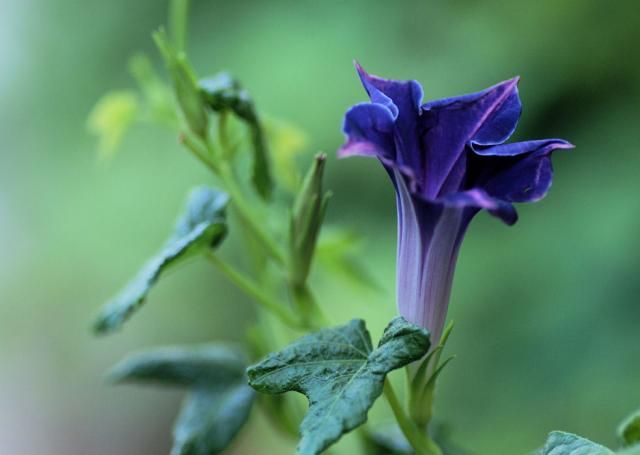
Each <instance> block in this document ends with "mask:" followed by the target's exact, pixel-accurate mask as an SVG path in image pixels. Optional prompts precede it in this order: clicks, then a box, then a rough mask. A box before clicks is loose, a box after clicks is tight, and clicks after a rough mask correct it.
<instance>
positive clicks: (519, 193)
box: [473, 139, 573, 202]
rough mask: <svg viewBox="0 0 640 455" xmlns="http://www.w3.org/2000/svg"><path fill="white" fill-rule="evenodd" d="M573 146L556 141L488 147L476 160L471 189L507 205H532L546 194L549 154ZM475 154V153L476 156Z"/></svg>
mask: <svg viewBox="0 0 640 455" xmlns="http://www.w3.org/2000/svg"><path fill="white" fill-rule="evenodd" d="M570 148H573V145H571V144H570V143H568V142H566V141H562V140H559V139H550V140H542V141H528V142H520V143H514V144H506V145H501V146H495V147H491V148H490V149H487V150H485V151H484V153H488V152H489V153H491V154H487V155H485V156H478V157H476V158H475V159H474V160H473V161H474V166H475V167H476V171H477V172H478V174H477V176H478V178H477V179H476V180H475V182H474V185H473V186H478V187H481V188H483V189H484V190H485V191H486V192H487V194H489V195H490V196H492V197H494V198H497V199H501V200H503V201H507V202H535V201H538V200H540V199H542V198H543V197H544V196H545V195H546V194H547V191H548V190H549V187H550V186H551V182H552V178H553V167H552V165H551V153H552V152H553V151H554V150H558V149H570ZM476 153H478V152H476Z"/></svg>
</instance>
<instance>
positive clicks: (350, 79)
mask: <svg viewBox="0 0 640 455" xmlns="http://www.w3.org/2000/svg"><path fill="white" fill-rule="evenodd" d="M165 16H166V5H165V4H164V2H159V1H157V0H137V1H135V2H131V1H126V0H112V1H110V2H104V1H97V0H87V1H84V2H77V1H72V0H27V1H23V2H12V1H10V0H0V57H1V59H2V64H1V65H0V99H1V100H2V103H1V106H0V130H1V133H2V134H1V137H2V145H1V146H0V149H1V150H2V153H1V154H0V242H2V259H1V260H0V453H3V454H5V453H6V454H12V455H31V454H39V455H93V454H96V455H101V454H111V455H115V454H118V455H126V454H131V455H133V454H136V455H142V454H150V455H151V454H154V455H155V454H163V453H168V450H169V447H170V427H171V422H172V420H173V418H174V416H175V413H176V411H177V406H178V403H179V399H180V394H179V393H175V392H167V391H163V390H157V389H145V388H132V387H118V388H116V387H110V386H108V385H106V384H105V383H104V381H103V379H102V375H103V373H104V371H105V370H107V369H108V367H109V366H110V365H112V364H113V363H114V362H116V361H117V360H119V359H120V358H121V357H122V356H123V355H124V354H125V353H127V352H129V351H131V350H137V349H143V348H146V347H151V346H155V345H165V344H179V343H195V342H202V341H207V340H211V339H229V340H239V339H241V337H242V334H243V329H244V328H245V327H246V326H247V325H248V323H249V321H251V320H252V319H253V316H252V308H251V305H250V302H249V301H248V300H247V299H245V298H244V296H242V295H241V294H240V293H238V292H237V291H236V290H235V289H234V288H232V287H231V286H230V285H228V284H227V283H225V282H224V280H222V279H221V278H220V277H219V276H218V275H217V274H216V273H215V272H214V271H212V270H211V269H210V268H209V267H207V265H206V264H203V263H201V262H196V263H193V264H191V265H190V266H189V267H184V268H182V269H181V270H179V271H178V272H176V273H174V274H171V276H169V277H168V278H166V279H164V280H163V281H162V283H161V284H160V285H159V286H158V287H157V289H155V290H154V292H153V294H152V296H151V301H150V303H149V305H148V306H147V307H145V308H144V310H143V311H142V312H141V313H140V314H139V315H138V317H136V318H134V319H133V320H132V321H131V323H130V324H128V325H127V326H126V327H125V329H124V331H123V332H122V333H119V334H117V335H115V336H111V337H108V338H102V339H95V338H94V337H92V336H91V335H90V333H89V330H88V327H89V324H90V322H91V320H92V318H93V317H94V315H95V314H96V311H97V309H98V308H99V306H100V305H101V303H102V302H103V301H104V300H106V299H107V298H108V297H109V296H110V295H111V294H112V293H113V292H114V291H116V290H117V289H119V287H120V286H121V285H122V284H123V283H124V282H125V281H126V280H127V279H128V278H129V277H130V276H131V275H132V274H133V272H135V271H136V270H137V267H138V266H139V265H140V264H141V263H142V262H143V261H144V260H145V259H146V258H147V257H148V256H150V255H151V254H152V253H153V252H154V251H155V250H156V248H157V247H158V246H159V245H160V244H161V242H162V241H163V240H164V238H165V236H166V235H167V233H168V231H169V229H170V228H171V226H172V223H173V221H174V218H175V216H176V214H177V212H178V211H179V208H180V206H181V204H182V201H183V199H184V196H185V194H186V192H187V191H188V189H189V188H190V187H191V186H193V185H194V184H200V183H206V182H209V181H210V177H209V175H208V174H207V173H206V171H204V170H203V169H202V168H200V167H199V165H198V164H197V162H196V161H195V160H194V159H192V157H190V156H188V155H187V154H186V152H184V151H183V150H182V149H180V147H179V146H178V145H177V142H176V138H175V135H174V134H171V133H169V132H167V131H165V130H162V129H158V128H155V127H152V126H144V125H143V126H140V127H137V128H135V129H134V130H133V132H132V133H131V134H129V135H127V136H126V138H125V140H124V142H123V145H122V147H121V150H120V152H119V154H118V155H117V156H116V157H115V158H114V159H113V160H112V161H111V162H109V163H106V162H102V161H100V160H98V159H97V156H96V153H95V140H94V138H92V137H90V136H89V134H88V133H87V131H86V117H87V115H88V113H89V112H90V110H91V108H92V106H93V104H94V103H95V101H96V100H97V99H98V98H99V97H100V96H101V95H102V94H103V93H104V92H105V91H107V90H110V89H113V88H129V87H132V86H133V83H132V81H131V79H130V77H129V75H128V72H127V60H128V58H129V57H130V56H131V55H132V54H133V53H134V52H136V51H145V52H147V53H148V54H149V55H153V56H154V58H156V54H155V52H154V50H153V46H152V42H151V39H150V32H151V31H152V30H154V29H155V28H156V27H158V26H159V25H160V24H162V23H164V22H165ZM191 20H192V21H191V31H190V43H189V51H190V55H191V57H192V60H193V61H194V64H195V66H196V69H197V70H198V72H199V73H200V74H201V75H206V74H210V73H214V72H217V71H219V70H221V69H228V70H231V71H232V72H234V73H235V74H237V75H238V76H239V77H240V78H241V79H242V80H243V81H244V83H245V85H246V86H247V87H248V88H249V89H250V90H251V91H252V93H253V95H254V97H255V99H256V101H257V103H258V106H259V108H260V109H261V110H262V111H264V112H266V113H269V114H270V115H272V116H275V117H277V118H284V119H289V120H293V121H294V122H295V124H296V125H298V126H299V127H300V128H302V129H303V130H305V131H306V132H307V133H308V137H309V146H308V149H307V152H308V153H309V154H311V153H312V152H314V151H316V150H318V149H321V150H325V151H327V152H328V153H329V154H330V155H331V156H332V161H331V162H330V163H329V167H328V179H329V182H328V186H329V187H330V188H331V189H332V190H333V191H334V194H335V195H334V198H333V199H332V201H331V207H330V210H329V215H328V218H329V222H330V223H331V224H334V225H337V224H340V225H342V226H346V227H348V228H351V229H353V230H356V231H358V232H361V233H363V235H364V236H365V238H366V243H365V246H364V248H363V250H362V255H363V257H364V259H365V260H366V262H367V266H368V267H369V269H370V271H371V273H372V274H373V275H375V277H376V278H377V279H378V281H379V282H380V283H381V285H382V286H383V287H384V289H385V290H386V292H382V293H376V292H371V291H365V292H361V290H354V289H353V288H351V287H348V286H345V284H344V283H343V282H335V281H333V280H329V279H327V277H323V276H318V274H316V276H315V277H314V279H315V284H316V289H317V291H318V294H319V295H320V297H321V299H322V300H323V302H325V305H326V306H327V308H328V312H329V313H330V314H331V318H332V319H333V320H334V321H336V322H342V321H345V320H347V319H348V318H351V317H355V316H360V317H365V318H367V319H370V320H371V321H372V323H371V326H372V332H373V336H374V338H377V337H378V336H379V334H380V330H381V328H382V327H383V324H384V322H385V321H387V320H388V319H389V318H391V317H392V316H393V315H394V312H395V305H394V297H393V296H394V291H393V288H394V259H395V208H394V199H393V191H392V187H391V185H390V184H389V183H388V181H387V177H386V176H385V174H384V172H383V170H382V169H381V167H380V166H379V165H378V163H376V162H375V161H374V160H363V159H351V160H345V161H340V162H336V161H335V160H333V151H334V150H335V149H336V148H337V147H338V146H339V145H340V143H341V141H342V135H341V133H340V125H341V120H342V115H343V112H344V111H345V109H346V108H347V107H348V106H349V105H351V104H353V103H355V102H358V101H363V100H365V94H364V91H363V90H362V89H361V87H360V84H359V82H358V79H357V77H356V75H355V73H354V70H353V67H352V60H353V59H354V58H357V59H358V60H359V61H360V62H361V63H362V64H363V65H364V66H365V68H367V69H368V70H369V71H371V72H372V73H374V74H379V75H383V76H386V77H392V78H414V79H418V80H420V81H421V82H422V83H423V85H424V88H425V96H426V97H427V98H438V97H444V96H451V95H456V94H461V93H464V92H470V91H476V90H480V89H482V88H484V87H486V86H489V85H491V84H493V83H496V82H498V81H501V80H503V79H506V78H508V77H511V76H513V75H515V74H520V75H521V76H522V81H521V84H520V93H521V97H522V99H523V103H524V113H523V118H522V121H521V123H520V128H519V130H518V133H517V136H516V139H518V138H546V137H561V138H566V139H568V140H570V141H571V142H573V143H575V144H576V145H577V148H576V149H575V150H574V151H572V152H569V153H558V154H557V155H556V156H555V159H554V163H555V169H556V178H555V182H554V186H553V188H552V190H551V192H550V194H549V196H548V198H547V199H546V200H544V201H543V202H541V203H539V204H536V205H535V206H522V207H520V215H521V220H520V222H519V223H518V224H517V225H516V226H515V227H513V228H507V227H505V226H504V225H502V224H501V223H500V222H498V221H496V220H495V219H492V218H490V217H489V216H487V215H486V214H481V215H480V216H478V218H477V219H476V220H475V221H474V223H473V224H472V226H471V229H470V232H469V234H468V235H467V239H466V241H465V244H464V246H463V248H462V253H461V257H460V261H459V266H458V270H457V274H456V279H455V284H454V291H453V298H452V305H451V312H450V314H451V316H452V317H453V318H454V319H455V320H456V322H457V325H456V329H455V331H454V335H453V337H452V339H451V341H450V345H449V350H450V352H451V353H455V354H457V359H456V360H455V361H454V362H453V363H452V364H451V365H450V366H449V367H448V368H447V370H446V371H445V373H444V376H443V380H442V381H441V384H440V388H439V391H438V399H437V415H438V417H439V418H440V420H443V421H446V422H448V423H451V424H452V430H453V437H454V438H455V439H456V440H458V441H460V442H461V443H462V444H463V445H464V446H466V447H467V448H469V449H472V450H473V451H474V452H475V453H477V454H490V455H500V454H505V455H512V454H513V455H516V454H524V453H527V452H528V451H529V450H531V449H533V448H535V447H536V446H537V445H539V444H540V443H541V442H542V441H543V440H544V439H545V436H546V433H547V432H548V431H549V430H552V429H563V430H567V431H571V432H576V433H580V434H584V435H587V436H590V437H591V438H592V439H594V440H597V441H599V442H601V443H605V444H610V445H615V436H614V431H613V430H614V428H615V426H616V425H617V424H618V422H619V421H620V420H621V418H622V417H623V416H624V415H626V414H627V413H629V412H630V411H632V410H633V409H634V408H636V407H638V406H640V387H638V384H639V383H640V368H639V367H638V365H639V363H638V359H640V344H639V343H638V326H639V324H640V305H638V294H639V292H640V281H639V280H638V279H637V276H636V275H637V271H638V270H639V269H640V255H639V254H638V252H639V246H640V240H639V237H638V233H639V232H640V230H639V228H640V198H639V197H638V195H639V194H640V153H639V151H638V149H637V143H638V135H639V134H640V133H639V130H638V120H639V119H640V116H639V114H640V112H639V110H638V101H639V98H640V60H639V58H638V54H637V52H636V47H635V46H636V45H637V44H638V43H639V42H640V15H638V14H637V4H636V2H635V1H634V0H627V1H622V0H619V1H617V2H602V1H599V0H581V1H578V0H539V1H536V2H532V1H528V2H525V1H515V2H508V1H500V0H486V1H483V2H479V1H471V0H450V1H446V2H444V1H435V0H429V1H427V0H423V1H399V2H372V1H365V0H360V1H350V2H346V1H338V0H325V1H322V2H312V1H307V0H303V1H297V2H293V1H290V2H285V1H270V2H259V1H243V0H238V1H235V2H222V1H204V0H194V1H193V7H192V12H191ZM156 61H157V60H156ZM305 161H306V159H303V160H302V162H301V164H304V162H305ZM223 251H224V250H223ZM225 254H229V255H232V254H233V251H230V250H229V249H227V250H226V253H225ZM376 406H377V408H381V409H382V411H381V412H382V413H384V412H386V409H385V406H386V405H385V404H384V402H383V401H382V400H381V402H380V403H379V404H378V405H376ZM242 439H243V440H242V441H241V442H239V443H237V444H236V445H235V446H234V448H233V449H231V451H230V452H233V453H237V454H243V453H247V454H249V453H251V454H253V453H274V454H275V453H293V448H292V447H293V446H292V445H291V444H288V445H286V444H285V445H284V446H282V445H279V444H280V443H279V442H278V441H277V440H276V437H275V436H273V432H272V430H271V428H269V427H268V426H267V424H266V423H265V422H264V420H260V419H256V420H254V421H253V423H252V425H251V427H250V428H248V429H247V430H246V432H245V433H243V438H242ZM268 447H271V448H268Z"/></svg>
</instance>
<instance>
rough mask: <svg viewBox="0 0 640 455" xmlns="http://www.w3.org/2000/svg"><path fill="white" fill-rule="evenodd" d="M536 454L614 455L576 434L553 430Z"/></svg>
mask: <svg viewBox="0 0 640 455" xmlns="http://www.w3.org/2000/svg"><path fill="white" fill-rule="evenodd" d="M536 455H613V452H612V451H611V450H609V449H607V448H606V447H603V446H601V445H599V444H596V443H595V442H591V441H589V440H588V439H585V438H582V437H580V436H576V435H575V434H571V433H564V432H562V431H553V432H551V433H550V434H549V437H548V439H547V443H546V444H545V446H544V448H543V449H541V450H539V451H538V452H536Z"/></svg>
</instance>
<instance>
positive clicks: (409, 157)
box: [338, 64, 573, 343]
mask: <svg viewBox="0 0 640 455" xmlns="http://www.w3.org/2000/svg"><path fill="white" fill-rule="evenodd" d="M356 68H357V70H358V74H359V75H360V79H361V81H362V84H363V85H364V88H365V90H366V91H367V93H368V94H369V98H370V99H371V102H370V103H361V104H356V105H355V106H353V107H351V108H350V109H349V110H348V111H347V113H346V115H345V119H344V133H345V134H346V136H347V142H346V143H345V144H344V145H343V146H342V147H341V148H340V150H339V151H338V155H339V156H340V157H346V156H351V155H364V156H372V157H376V158H378V159H379V160H380V161H381V162H382V164H383V165H384V167H385V169H386V170H387V172H388V173H389V176H390V177H391V180H392V182H393V184H394V186H395V189H396V199H397V206H398V264H397V298H398V307H399V310H400V314H401V315H402V316H404V317H405V318H406V319H408V320H409V321H410V322H413V323H415V324H418V325H421V326H423V327H426V328H427V329H429V331H430V332H431V335H432V341H433V343H437V341H438V340H439V339H440V336H441V334H442V329H443V326H444V322H445V318H446V313H447V306H448V302H449V295H450V292H451V282H452V279H453V271H454V268H455V262H456V258H457V255H458V250H459V247H460V243H461V242H462V238H463V236H464V233H465V230H466V228H467V226H468V225H469V222H470V221H471V219H472V218H473V216H474V215H475V214H476V213H478V212H479V211H480V210H482V209H486V210H487V211H488V212H489V213H491V214H492V215H494V216H496V217H498V218H500V219H501V220H502V221H504V222H505V223H506V224H509V225H511V224H513V223H515V222H516V220H517V217H518V216H517V213H516V210H515V208H514V206H513V203H514V202H534V201H537V200H539V199H541V198H543V197H544V196H545V195H546V193H547V190H548V189H549V187H550V186H551V179H552V167H551V152H553V151H554V150H557V149H569V148H572V147H573V146H572V145H571V144H570V143H568V142H566V141H563V140H561V139H545V140H535V141H526V142H515V143H509V144H505V141H506V140H507V139H509V137H510V136H511V134H512V133H513V131H514V130H515V128H516V124H517V122H518V118H519V117H520V113H521V104H520V99H519V97H518V89H517V84H518V78H514V79H510V80H508V81H505V82H501V83H500V84H497V85H494V86H493V87H490V88H488V89H486V90H483V91H481V92H478V93H473V94H470V95H463V96H458V97H454V98H446V99H442V100H437V101H430V102H428V103H425V104H422V96H423V92H422V87H421V86H420V84H419V83H418V82H416V81H392V80H386V79H382V78H379V77H376V76H372V75H369V74H367V73H366V72H365V71H364V70H363V69H362V67H360V66H359V65H357V64H356Z"/></svg>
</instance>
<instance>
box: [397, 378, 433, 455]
mask: <svg viewBox="0 0 640 455" xmlns="http://www.w3.org/2000/svg"><path fill="white" fill-rule="evenodd" d="M384 395H385V397H386V398H387V401H388V402H389V406H391V410H392V411H393V415H394V416H395V418H396V421H397V422H398V426H399V427H400V430H402V433H403V434H404V436H405V438H407V441H408V442H409V444H411V447H413V450H414V451H415V453H416V454H417V455H442V451H441V450H440V448H439V447H438V446H437V445H436V444H435V443H434V442H433V441H432V440H431V439H430V438H429V437H428V436H427V435H426V434H423V433H421V432H420V431H419V429H418V428H417V427H416V426H415V424H414V423H413V422H412V421H411V420H410V419H409V417H407V415H406V413H405V412H404V409H403V408H402V404H401V403H400V400H399V399H398V396H397V395H396V392H395V391H394V390H393V386H392V385H391V382H390V381H389V380H388V379H387V380H386V381H385V382H384Z"/></svg>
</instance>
